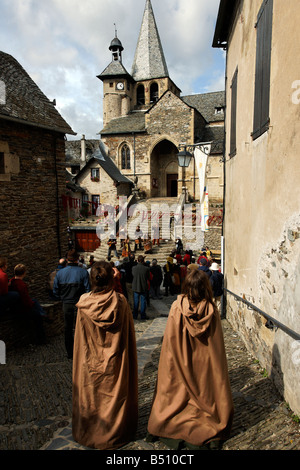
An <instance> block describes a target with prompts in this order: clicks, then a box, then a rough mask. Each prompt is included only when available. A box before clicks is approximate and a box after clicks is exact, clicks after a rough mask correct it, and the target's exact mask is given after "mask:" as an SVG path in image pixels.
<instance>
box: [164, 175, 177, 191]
mask: <svg viewBox="0 0 300 470" xmlns="http://www.w3.org/2000/svg"><path fill="white" fill-rule="evenodd" d="M177 196H178V173H173V174H168V175H167V197H177Z"/></svg>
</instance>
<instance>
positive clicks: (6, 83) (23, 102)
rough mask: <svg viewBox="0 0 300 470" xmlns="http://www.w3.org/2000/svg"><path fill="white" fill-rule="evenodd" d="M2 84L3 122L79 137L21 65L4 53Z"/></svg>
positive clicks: (0, 73) (1, 57)
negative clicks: (12, 121) (8, 121)
mask: <svg viewBox="0 0 300 470" xmlns="http://www.w3.org/2000/svg"><path fill="white" fill-rule="evenodd" d="M0 83H1V96H0V119H6V120H17V121H18V122H21V123H24V124H29V125H34V126H36V127H41V128H44V129H50V130H55V131H57V132H60V133H63V134H73V135H76V133H75V132H74V131H73V130H72V129H71V127H70V126H69V124H67V122H66V121H65V120H64V119H63V118H62V116H61V115H60V114H59V112H58V111H57V109H56V108H55V106H54V104H53V103H52V102H51V101H50V100H49V99H48V98H47V97H46V96H45V95H44V93H43V92H42V91H41V90H40V88H39V87H38V86H37V85H36V83H35V82H34V81H33V80H32V78H31V77H30V76H29V75H28V73H27V72H26V71H25V70H24V68H23V67H22V66H21V65H20V64H19V62H18V61H17V60H16V59H15V58H14V57H12V56H11V55H9V54H6V53H5V52H2V51H0Z"/></svg>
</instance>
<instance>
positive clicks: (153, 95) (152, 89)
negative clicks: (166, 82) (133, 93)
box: [150, 83, 158, 103]
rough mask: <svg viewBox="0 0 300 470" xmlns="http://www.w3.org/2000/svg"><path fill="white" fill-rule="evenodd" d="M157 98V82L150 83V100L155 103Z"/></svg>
mask: <svg viewBox="0 0 300 470" xmlns="http://www.w3.org/2000/svg"><path fill="white" fill-rule="evenodd" d="M157 100H158V84H157V83H152V85H151V87H150V102H151V103H156V101H157Z"/></svg>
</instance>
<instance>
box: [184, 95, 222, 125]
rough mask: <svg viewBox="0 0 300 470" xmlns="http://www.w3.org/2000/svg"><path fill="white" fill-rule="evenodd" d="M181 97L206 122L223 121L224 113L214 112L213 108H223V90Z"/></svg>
mask: <svg viewBox="0 0 300 470" xmlns="http://www.w3.org/2000/svg"><path fill="white" fill-rule="evenodd" d="M181 99H182V100H183V101H184V102H185V103H186V104H188V105H189V106H192V107H193V108H196V109H197V110H198V111H199V113H201V114H202V116H203V117H204V119H205V120H206V122H217V121H224V114H221V115H220V114H215V109H216V108H219V107H223V108H225V91H215V92H211V93H202V94H198V95H187V96H182V97H181Z"/></svg>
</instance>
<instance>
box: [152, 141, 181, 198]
mask: <svg viewBox="0 0 300 470" xmlns="http://www.w3.org/2000/svg"><path fill="white" fill-rule="evenodd" d="M177 153H178V149H177V147H176V145H174V144H173V143H172V142H171V141H169V140H167V139H163V140H161V141H160V142H158V143H157V144H156V145H155V146H154V147H153V150H152V152H151V157H150V158H151V197H166V196H170V197H176V196H177V194H178V190H177V180H178V172H179V168H178V161H177ZM175 187H176V190H175Z"/></svg>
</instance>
